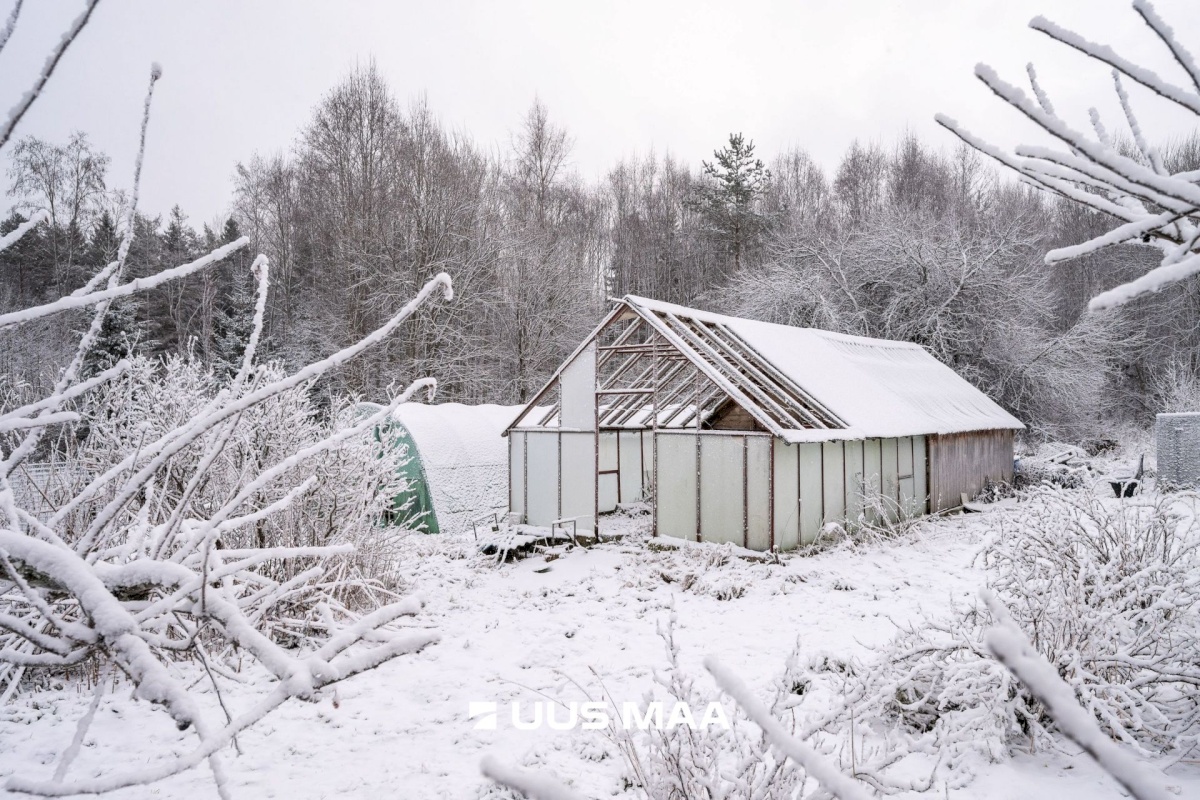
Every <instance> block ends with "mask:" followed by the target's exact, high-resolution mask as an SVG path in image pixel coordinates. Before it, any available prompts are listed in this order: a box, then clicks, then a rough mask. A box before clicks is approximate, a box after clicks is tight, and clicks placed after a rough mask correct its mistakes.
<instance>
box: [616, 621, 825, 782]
mask: <svg viewBox="0 0 1200 800" xmlns="http://www.w3.org/2000/svg"><path fill="white" fill-rule="evenodd" d="M675 625H676V620H675V616H674V614H673V613H672V616H671V618H670V621H669V622H668V624H667V625H665V626H661V627H660V628H659V635H660V636H661V637H662V639H663V642H664V644H665V645H666V649H667V659H668V663H667V667H666V668H665V669H661V670H656V672H655V676H654V680H655V684H656V689H657V691H655V692H648V693H647V694H646V696H645V697H644V698H643V702H644V706H645V707H649V704H650V703H651V702H654V701H655V700H659V701H663V700H664V699H665V702H666V707H667V708H668V709H669V708H672V707H673V706H674V705H675V704H676V703H684V704H686V705H687V707H688V708H689V709H691V711H692V713H693V715H694V716H695V717H696V722H697V723H701V721H702V720H701V715H702V714H703V713H704V710H705V709H707V708H708V707H709V704H711V703H721V704H722V707H723V708H725V716H726V718H727V720H728V722H729V725H728V727H725V726H722V725H717V724H713V725H702V724H698V725H697V726H696V727H695V728H692V727H688V726H686V725H677V726H670V725H667V726H663V727H661V728H654V727H652V728H650V729H649V730H647V731H639V730H632V731H631V730H628V729H626V728H624V727H622V726H620V725H618V724H616V719H617V718H618V714H619V712H618V711H617V709H615V708H612V707H610V711H611V714H610V721H611V722H610V725H609V727H608V728H607V729H606V730H605V731H604V733H605V735H606V736H607V738H608V740H609V743H610V744H611V745H613V747H614V748H615V749H616V750H617V751H618V752H619V753H620V755H621V758H622V759H623V760H624V762H625V766H626V768H627V779H628V782H629V784H630V788H632V789H634V790H635V791H636V792H637V794H636V795H635V796H637V797H645V798H647V799H648V800H725V798H733V797H736V798H739V800H789V799H790V798H792V797H795V796H796V792H797V790H798V789H799V788H800V787H801V786H802V785H803V783H804V780H805V773H804V770H802V769H801V768H800V767H799V765H797V764H796V763H794V762H792V761H789V760H788V759H786V758H784V757H782V756H781V755H780V754H779V753H777V752H776V751H774V750H772V748H771V745H770V742H769V741H768V739H767V736H766V735H765V734H764V733H763V732H762V731H761V730H758V729H757V728H755V727H754V726H753V725H752V724H751V723H750V721H749V720H748V719H747V718H746V716H745V715H744V714H743V713H741V711H739V710H738V709H737V707H736V706H735V705H731V704H729V703H728V701H727V700H725V699H723V698H722V696H721V693H720V692H719V691H718V690H717V689H716V688H715V687H712V688H708V687H706V686H704V685H703V684H701V683H700V682H699V681H698V680H697V679H696V677H695V676H694V675H693V674H691V673H690V672H688V671H687V670H686V669H684V668H683V667H682V666H681V665H680V663H679V657H680V648H679V644H678V643H677V642H676V640H675ZM790 665H791V661H789V667H790ZM792 687H793V681H792V680H791V678H790V676H789V673H788V672H787V671H785V674H784V675H783V676H782V677H781V678H780V679H779V680H777V681H776V682H775V686H774V694H773V699H772V702H771V708H772V709H773V710H775V711H777V712H778V713H781V714H782V713H786V709H787V707H788V705H789V704H790V703H791V701H792V700H793V699H794V697H793V695H792V692H791V689H792Z"/></svg>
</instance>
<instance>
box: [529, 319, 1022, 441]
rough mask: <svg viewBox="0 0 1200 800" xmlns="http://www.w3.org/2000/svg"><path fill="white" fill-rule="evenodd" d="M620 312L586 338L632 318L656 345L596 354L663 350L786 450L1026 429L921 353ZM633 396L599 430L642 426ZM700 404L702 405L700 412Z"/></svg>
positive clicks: (777, 329)
mask: <svg viewBox="0 0 1200 800" xmlns="http://www.w3.org/2000/svg"><path fill="white" fill-rule="evenodd" d="M621 304H622V306H623V307H624V309H623V311H622V313H621V314H618V315H616V316H613V315H610V316H609V317H608V318H607V319H606V320H605V323H603V324H602V325H601V326H600V327H599V328H597V330H596V331H595V333H593V335H592V337H591V338H596V337H598V336H599V335H600V334H601V332H602V331H604V329H605V328H606V327H607V326H608V325H609V324H612V323H613V321H614V320H617V319H621V318H625V319H629V318H633V317H636V318H637V319H638V320H640V322H641V323H642V324H644V325H645V326H647V327H648V328H649V329H651V330H652V331H653V333H654V341H656V342H659V343H660V344H659V345H653V344H627V343H623V342H624V341H625V340H623V339H621V338H620V337H618V339H617V340H616V343H615V344H614V345H611V346H608V347H602V348H601V349H602V350H608V351H612V352H613V353H614V355H615V354H616V353H617V352H620V353H621V354H625V353H627V352H628V353H630V354H631V355H630V356H629V357H633V358H636V357H639V356H638V352H639V348H640V350H641V351H643V352H644V357H646V358H653V357H654V356H655V355H656V354H659V353H661V350H653V349H652V348H654V347H658V346H662V345H669V346H670V347H671V348H672V350H673V351H677V352H678V353H680V354H682V355H683V357H684V358H685V359H686V360H687V361H688V362H690V363H691V365H692V366H693V367H694V368H695V369H696V370H697V371H698V372H699V373H701V374H702V375H704V376H705V377H706V378H708V380H709V381H710V382H711V384H712V385H713V387H714V392H715V393H719V394H720V395H722V396H723V397H728V398H732V400H733V401H734V402H736V403H737V404H738V405H739V406H741V407H742V408H744V409H745V410H746V411H747V412H749V414H750V415H751V416H752V417H753V418H754V419H755V420H756V421H757V422H758V423H759V424H760V425H761V426H762V428H763V429H764V430H767V431H770V432H771V433H774V434H775V435H776V436H779V437H780V438H782V439H784V440H786V441H790V442H803V441H824V440H830V439H865V438H891V437H897V436H918V435H924V434H934V433H937V434H948V433H963V432H967V431H978V430H997V429H1008V430H1020V429H1022V428H1024V425H1022V424H1021V422H1020V421H1019V420H1017V419H1016V418H1015V417H1013V416H1012V415H1011V414H1009V413H1008V412H1007V411H1005V410H1004V409H1003V408H1001V407H1000V406H999V405H997V404H996V403H995V402H994V401H993V400H991V399H990V398H989V397H987V395H985V394H984V393H983V392H981V391H979V390H978V389H976V388H975V387H974V386H972V385H971V384H970V383H969V382H968V381H966V380H965V379H964V378H963V377H962V376H960V375H959V374H958V373H956V372H955V371H954V370H953V369H951V368H950V367H948V366H946V365H945V364H943V363H941V362H940V361H938V360H937V359H936V358H934V357H933V356H932V355H931V354H930V353H929V352H928V351H927V350H925V348H923V347H921V346H920V345H917V344H911V343H908V342H896V341H889V340H884V339H870V338H866V337H862V336H848V335H845V334H839V333H833V332H830V331H822V330H816V329H813V328H795V327H791V326H788V325H775V324H771V323H766V322H757V321H754V320H748V319H740V318H738V317H728V316H724V315H721V314H712V313H709V312H706V311H699V310H696V309H692V308H686V307H684V306H678V305H674V304H671V303H664V302H660V301H657V300H649V299H647V298H644V297H637V296H635V295H627V296H626V297H625V298H623V299H622V301H621ZM643 339H645V337H644V336H643ZM590 340H591V339H589V341H590ZM629 341H632V340H629ZM646 341H649V340H646ZM577 352H578V351H577ZM632 372H633V371H632V370H630V371H629V374H631V373H632ZM551 383H553V380H552V381H551ZM614 385H617V384H614ZM605 391H606V392H607V393H608V394H609V395H611V396H612V398H613V399H612V400H611V402H612V403H613V404H614V405H619V404H620V403H621V402H626V401H623V400H622V399H621V398H620V392H619V391H618V390H617V389H605ZM637 391H642V392H644V391H645V390H644V389H642V390H637V389H630V399H629V400H628V401H627V404H628V406H629V409H630V411H629V413H627V414H626V415H625V416H624V417H621V416H619V415H614V416H612V417H610V418H609V421H608V422H606V420H605V416H604V414H602V415H601V424H602V425H615V426H618V427H628V426H629V425H630V422H631V421H632V420H635V419H639V418H644V417H645V415H644V414H640V415H639V414H638V413H637V411H636V410H634V406H635V404H637V407H638V409H640V408H641V405H644V404H645V403H646V402H647V400H648V399H649V397H648V396H647V395H646V394H640V395H637V394H634V392H637ZM664 402H666V400H664ZM685 402H686V400H685ZM704 402H705V399H704V398H703V397H700V398H698V400H697V405H698V406H699V405H703V404H704ZM524 418H525V415H522V417H521V418H519V420H518V421H520V419H524ZM701 418H702V419H705V420H707V419H708V418H711V413H710V412H707V411H706V412H704V413H703V414H701ZM680 419H681V420H683V419H685V418H683V417H681V418H680ZM694 420H695V417H694V416H693V417H692V421H691V423H690V424H692V425H694V424H695V422H694ZM684 424H686V423H681V425H680V427H682V426H683V425H684Z"/></svg>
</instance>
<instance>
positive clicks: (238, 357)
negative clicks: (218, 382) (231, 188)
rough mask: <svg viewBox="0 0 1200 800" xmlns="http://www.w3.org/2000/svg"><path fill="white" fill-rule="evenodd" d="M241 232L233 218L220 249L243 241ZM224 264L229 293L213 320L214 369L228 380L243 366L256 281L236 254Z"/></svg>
mask: <svg viewBox="0 0 1200 800" xmlns="http://www.w3.org/2000/svg"><path fill="white" fill-rule="evenodd" d="M241 235H242V232H241V230H239V229H238V225H237V222H235V221H234V220H233V218H232V217H230V218H229V220H228V221H227V222H226V223H225V227H224V228H223V229H222V230H221V238H220V241H219V242H217V246H218V247H223V246H224V245H227V244H229V243H230V242H234V241H237V240H238V239H240V238H241ZM228 261H229V263H228V264H225V265H222V272H225V271H226V270H228V274H227V279H228V291H227V293H226V294H225V296H224V298H222V302H220V303H219V304H218V306H217V310H216V314H215V316H214V319H213V347H212V353H213V365H212V366H213V370H214V371H215V372H216V373H217V375H219V376H221V377H224V378H228V377H231V376H232V375H234V374H235V373H236V372H237V371H238V369H239V368H240V367H241V365H242V357H243V356H244V355H245V352H246V342H247V341H248V340H249V338H250V331H251V330H252V329H253V326H254V279H253V276H252V275H250V270H249V268H248V267H247V265H246V264H245V258H244V257H242V258H238V257H237V256H236V255H235V256H234V257H231V258H230V259H228Z"/></svg>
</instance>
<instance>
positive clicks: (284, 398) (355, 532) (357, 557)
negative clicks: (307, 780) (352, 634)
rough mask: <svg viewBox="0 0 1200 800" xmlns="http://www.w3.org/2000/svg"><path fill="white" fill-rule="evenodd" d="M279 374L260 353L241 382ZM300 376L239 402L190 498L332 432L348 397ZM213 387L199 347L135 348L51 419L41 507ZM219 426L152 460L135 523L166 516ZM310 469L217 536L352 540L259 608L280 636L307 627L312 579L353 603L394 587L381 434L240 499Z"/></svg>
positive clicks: (388, 472) (83, 517)
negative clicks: (280, 503)
mask: <svg viewBox="0 0 1200 800" xmlns="http://www.w3.org/2000/svg"><path fill="white" fill-rule="evenodd" d="M283 377H284V372H283V370H282V368H281V367H280V366H279V365H277V364H266V365H261V366H256V367H254V369H253V372H252V374H251V376H250V378H249V382H250V383H252V384H263V383H266V384H269V383H272V382H274V381H277V380H280V379H282V378H283ZM306 388H307V387H304V386H298V387H296V388H294V389H290V390H288V391H286V392H283V393H281V394H278V395H275V396H273V397H270V398H268V399H267V400H265V401H264V402H262V403H261V404H259V405H257V406H254V407H252V408H250V409H247V410H246V411H245V412H244V413H243V415H242V416H241V419H240V424H239V425H238V426H237V428H236V429H235V430H234V432H233V433H232V434H231V435H229V436H228V437H227V438H225V440H224V442H223V445H222V446H221V447H220V448H219V450H218V452H217V455H216V457H215V459H213V460H212V462H211V463H210V464H209V465H207V467H206V472H205V474H204V478H203V479H202V480H201V481H198V482H196V485H195V488H194V489H193V491H192V492H191V495H190V500H189V501H188V502H190V503H191V505H192V506H193V507H195V508H199V509H215V508H218V507H220V506H221V504H222V503H223V500H224V498H228V497H231V496H234V495H235V494H236V493H237V492H238V491H239V490H240V488H241V486H242V484H243V482H244V481H245V477H246V476H247V475H253V474H257V473H259V472H261V471H262V470H263V469H265V468H266V467H268V466H270V465H271V464H272V463H274V462H276V461H278V460H280V459H282V458H286V457H287V456H289V455H290V454H292V453H295V452H297V451H299V450H302V449H305V448H308V447H312V446H313V445H315V444H317V443H318V442H321V441H322V440H324V439H326V438H328V437H329V436H332V435H333V434H334V433H336V431H337V428H338V422H339V421H341V422H343V423H344V422H345V421H346V420H347V419H349V418H350V417H351V415H352V410H351V408H352V405H353V404H352V402H351V401H349V400H343V401H340V402H339V403H337V404H335V406H334V408H332V409H331V410H329V411H328V412H326V413H325V414H322V413H321V412H319V410H318V409H317V408H316V404H315V403H314V402H313V401H312V398H311V396H310V395H309V393H308V391H307V390H306ZM220 389H221V382H220V381H219V380H218V379H217V378H216V377H215V376H214V374H213V372H212V371H211V370H210V369H209V368H206V367H205V366H204V365H203V364H202V363H201V362H200V361H199V360H198V359H195V358H191V357H180V356H171V357H168V358H166V359H164V360H163V361H162V362H161V363H156V362H154V361H151V360H150V359H147V358H144V357H136V358H133V359H132V360H131V361H130V366H129V369H128V370H127V371H126V372H125V373H124V374H123V375H122V376H121V377H120V378H118V379H116V380H114V381H112V382H111V383H109V384H107V385H106V386H104V387H103V388H102V389H100V390H97V391H96V392H94V393H92V394H91V395H89V396H87V397H86V398H84V399H83V400H82V402H81V403H80V407H79V412H80V415H81V417H82V418H83V420H85V421H84V422H80V423H74V424H69V425H65V426H63V427H62V428H61V430H60V431H59V437H58V438H59V440H60V442H61V444H60V447H61V450H62V452H61V453H60V455H59V456H58V457H57V458H56V459H55V463H56V465H58V467H59V470H58V471H60V472H61V473H63V474H64V475H65V479H63V480H59V481H48V482H47V486H46V489H45V493H46V499H47V501H48V503H49V505H50V507H52V508H59V507H63V506H65V505H68V504H70V502H71V499H72V498H73V497H74V496H75V494H76V493H78V492H79V491H81V490H82V489H83V488H84V487H85V486H87V484H88V483H90V482H91V481H93V480H95V479H96V478H97V477H99V476H101V475H103V474H104V473H106V472H107V471H108V470H110V469H112V468H113V467H115V466H117V465H118V464H121V463H122V462H125V461H126V460H127V459H130V460H131V463H132V464H133V467H132V468H134V469H138V468H140V467H142V466H144V465H145V464H147V463H149V461H150V459H148V458H146V457H144V456H142V455H141V453H140V451H141V450H142V449H143V448H144V447H145V445H146V443H147V442H153V441H156V440H158V439H160V438H161V437H163V436H165V435H166V434H168V433H169V432H170V431H171V430H173V429H175V428H177V427H178V426H180V425H183V424H185V423H187V422H188V421H189V420H192V419H194V418H195V417H196V415H198V414H200V413H201V412H202V411H203V409H204V407H205V405H206V404H208V403H210V402H212V400H213V399H214V398H215V397H216V395H217V394H218V392H219V391H220ZM219 435H220V434H219V431H216V430H213V431H209V432H208V433H206V434H204V435H202V436H201V437H199V439H197V440H196V442H195V443H194V444H192V445H191V446H190V447H187V448H184V449H183V450H180V451H179V452H177V453H175V454H173V455H172V456H171V457H170V458H168V459H167V460H165V461H163V462H162V463H160V464H159V465H158V466H157V468H156V469H155V470H154V474H153V475H152V476H151V478H150V480H151V481H152V483H153V486H154V489H153V492H154V494H155V495H157V501H156V502H155V504H154V505H153V506H152V507H151V508H150V509H149V510H147V511H145V512H144V520H143V523H144V524H146V525H148V526H150V527H151V528H153V527H154V526H158V525H162V524H164V523H167V522H169V520H168V513H169V512H170V510H171V509H173V508H176V507H177V504H178V503H179V502H180V500H182V499H183V494H184V492H185V491H187V485H186V482H185V481H184V480H183V479H182V476H195V475H196V473H197V470H198V469H199V468H200V466H201V461H202V459H203V456H204V454H205V453H206V451H207V450H208V448H209V447H210V446H211V445H213V444H214V443H215V441H216V440H217V439H218V438H219ZM310 478H311V480H312V484H311V488H310V490H309V491H307V492H305V493H304V494H302V495H300V496H299V497H297V498H296V499H295V500H294V501H293V502H292V503H291V504H289V505H288V506H287V507H286V508H281V509H279V510H278V512H277V513H275V514H272V515H270V516H267V517H265V518H263V519H260V520H257V521H255V522H254V523H253V524H251V525H247V526H245V527H242V528H238V529H236V530H230V531H227V532H226V533H225V534H224V535H222V537H221V540H220V542H221V547H223V548H228V549H243V548H264V547H322V546H328V545H343V544H348V545H352V546H353V547H354V552H353V554H352V555H347V556H338V557H335V558H331V559H328V560H325V561H323V562H321V563H322V565H323V568H324V569H325V570H326V574H325V575H324V576H323V577H322V579H321V580H318V581H315V582H314V583H313V584H311V585H306V584H303V583H302V584H301V585H299V586H297V589H296V591H295V593H293V594H292V595H290V596H289V597H288V599H287V601H286V602H285V603H283V604H281V605H279V606H276V607H274V608H272V609H271V610H270V611H269V612H267V613H266V614H265V616H264V618H263V619H262V620H261V622H260V625H262V626H264V628H265V627H267V626H269V627H270V628H271V630H272V631H273V633H275V634H276V635H277V636H278V637H284V634H283V630H284V629H286V630H288V631H290V633H289V634H287V636H303V635H305V632H306V631H308V632H311V625H313V624H319V623H316V621H315V620H312V619H310V617H311V616H312V613H313V607H312V606H311V604H310V602H309V601H310V599H311V598H310V596H309V595H310V594H311V593H312V592H313V591H314V587H318V586H329V587H332V591H331V592H324V591H323V590H321V591H322V597H321V599H324V600H327V601H334V602H336V603H338V604H339V605H341V606H346V607H348V608H351V609H353V610H363V609H371V608H374V607H376V606H378V605H382V604H384V603H385V602H387V601H388V600H391V599H394V598H395V593H396V591H397V590H398V589H399V588H400V587H399V586H398V585H397V584H396V582H395V580H394V579H393V578H391V577H390V575H389V569H390V568H391V563H392V555H393V554H392V553H391V552H389V550H390V548H389V545H390V544H391V543H392V542H394V540H395V536H396V535H397V532H396V531H395V530H394V529H392V528H385V527H381V526H380V525H379V520H380V519H381V517H382V515H383V513H384V512H385V510H386V509H387V507H388V505H389V504H390V502H391V498H392V497H393V496H395V495H396V494H397V493H398V492H399V491H400V490H401V489H402V488H403V487H402V486H401V485H400V484H401V482H402V480H403V479H402V478H401V477H400V476H399V475H398V474H397V471H396V469H395V465H394V464H393V462H392V461H391V460H390V459H386V458H381V457H380V448H379V445H378V444H377V443H376V442H374V441H373V440H372V439H371V437H370V436H369V435H364V436H362V437H357V438H351V439H348V440H346V441H344V442H342V443H341V444H340V445H339V446H338V447H336V448H331V449H327V450H320V451H318V452H316V453H315V454H314V455H313V456H311V457H310V458H308V459H305V460H304V461H302V462H300V463H298V464H296V466H295V467H294V468H292V469H290V470H288V471H286V472H284V473H282V474H281V475H279V476H278V477H277V478H276V479H275V480H274V481H272V482H271V483H270V484H268V485H264V486H263V487H261V488H260V489H259V490H257V491H256V492H254V493H253V494H252V495H251V496H250V497H249V498H248V502H249V503H250V504H252V505H255V506H265V505H267V504H269V503H270V501H271V499H272V498H273V497H276V496H278V495H280V494H283V493H285V492H286V491H287V490H288V489H290V488H291V487H293V486H296V485H298V484H300V483H302V482H304V481H305V480H306V479H310ZM115 491H116V487H115V486H113V485H111V484H110V485H109V486H107V487H106V488H105V489H103V490H101V491H100V492H97V493H96V494H94V495H92V496H91V497H90V499H89V500H88V501H87V502H85V503H82V504H79V505H75V506H74V507H73V510H72V511H71V513H70V514H68V515H66V516H65V517H64V518H63V525H64V529H65V530H66V531H67V532H68V533H67V537H66V538H67V540H68V541H70V540H71V532H73V531H81V530H83V529H84V528H86V525H87V521H88V519H89V518H90V517H91V516H92V515H94V514H95V513H96V512H97V510H99V509H102V508H103V507H104V506H105V505H106V504H107V503H109V502H111V501H112V499H113V498H114V496H115V495H114V493H115ZM138 511H140V509H138V508H137V507H135V506H127V507H126V508H125V509H124V510H123V511H122V512H121V517H120V521H119V524H124V525H132V524H135V523H136V522H137V520H136V519H135V517H136V515H137V513H138ZM171 538H172V537H166V538H165V539H164V541H162V542H160V543H159V545H158V547H159V548H163V549H170V548H171V547H172V544H171V541H170V540H171ZM313 565H314V562H313V561H312V560H311V559H300V560H281V561H268V562H266V563H263V564H260V565H258V566H257V567H255V570H256V572H257V573H258V574H259V575H262V576H264V577H266V578H269V579H270V580H274V581H278V582H280V583H283V582H287V581H291V580H293V579H294V578H296V577H297V576H298V575H299V574H300V573H301V572H303V571H304V570H305V569H308V568H310V567H311V566H313ZM326 595H327V596H326ZM284 638H286V637H284Z"/></svg>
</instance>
